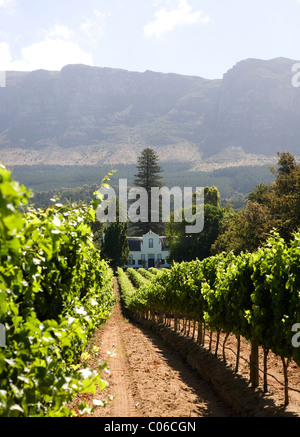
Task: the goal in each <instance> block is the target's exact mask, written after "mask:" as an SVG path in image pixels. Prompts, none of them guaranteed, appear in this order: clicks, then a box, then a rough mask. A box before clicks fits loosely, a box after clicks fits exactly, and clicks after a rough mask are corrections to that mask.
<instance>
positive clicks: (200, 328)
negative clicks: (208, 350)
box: [197, 322, 203, 344]
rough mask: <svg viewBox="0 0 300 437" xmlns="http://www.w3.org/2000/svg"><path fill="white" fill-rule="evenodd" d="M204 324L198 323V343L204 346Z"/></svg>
mask: <svg viewBox="0 0 300 437" xmlns="http://www.w3.org/2000/svg"><path fill="white" fill-rule="evenodd" d="M202 330H203V329H202V323H200V322H198V336H197V343H199V344H202Z"/></svg>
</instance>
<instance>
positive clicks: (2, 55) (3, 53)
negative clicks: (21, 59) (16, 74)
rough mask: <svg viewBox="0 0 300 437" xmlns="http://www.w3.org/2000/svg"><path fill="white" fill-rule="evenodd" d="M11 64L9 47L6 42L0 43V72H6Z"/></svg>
mask: <svg viewBox="0 0 300 437" xmlns="http://www.w3.org/2000/svg"><path fill="white" fill-rule="evenodd" d="M10 63H11V54H10V49H9V45H8V43H6V42H1V43H0V71H5V70H8V66H9V65H10Z"/></svg>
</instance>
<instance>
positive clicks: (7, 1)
mask: <svg viewBox="0 0 300 437" xmlns="http://www.w3.org/2000/svg"><path fill="white" fill-rule="evenodd" d="M15 3H16V0H0V8H3V9H10V8H11V7H14V6H15Z"/></svg>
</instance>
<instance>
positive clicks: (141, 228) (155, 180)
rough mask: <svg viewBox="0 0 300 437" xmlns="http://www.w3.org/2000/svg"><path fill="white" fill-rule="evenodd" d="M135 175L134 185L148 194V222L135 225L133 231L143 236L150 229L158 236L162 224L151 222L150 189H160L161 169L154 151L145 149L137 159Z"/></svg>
mask: <svg viewBox="0 0 300 437" xmlns="http://www.w3.org/2000/svg"><path fill="white" fill-rule="evenodd" d="M137 170H138V172H137V174H136V175H135V179H134V185H135V186H136V187H141V188H144V189H145V190H146V191H147V194H148V221H147V222H138V223H136V226H135V229H136V233H137V234H145V233H147V232H149V231H150V229H151V230H152V231H153V232H155V233H157V234H160V233H161V232H162V230H163V226H162V223H160V222H151V188H152V187H158V188H160V187H162V181H161V180H162V176H161V172H162V169H161V167H160V166H159V165H158V155H157V154H156V153H155V152H154V150H152V149H150V148H146V149H144V150H143V151H142V153H141V155H140V156H139V157H138V164H137Z"/></svg>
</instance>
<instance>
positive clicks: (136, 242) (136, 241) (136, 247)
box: [128, 237, 170, 252]
mask: <svg viewBox="0 0 300 437" xmlns="http://www.w3.org/2000/svg"><path fill="white" fill-rule="evenodd" d="M142 242H143V237H128V245H129V250H130V252H140V250H141V244H142ZM159 242H160V243H161V250H170V248H169V246H168V245H167V244H166V237H159Z"/></svg>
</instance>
